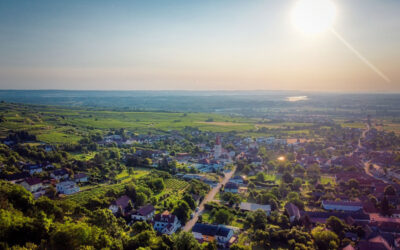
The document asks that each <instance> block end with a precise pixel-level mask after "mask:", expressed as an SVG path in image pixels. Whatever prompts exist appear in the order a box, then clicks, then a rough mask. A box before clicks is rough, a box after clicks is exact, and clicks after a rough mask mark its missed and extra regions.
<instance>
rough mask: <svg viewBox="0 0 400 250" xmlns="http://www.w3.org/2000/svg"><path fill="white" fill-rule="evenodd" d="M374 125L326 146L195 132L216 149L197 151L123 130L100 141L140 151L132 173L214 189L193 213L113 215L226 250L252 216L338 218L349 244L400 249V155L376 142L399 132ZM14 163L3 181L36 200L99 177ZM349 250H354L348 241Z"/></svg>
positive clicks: (151, 208) (127, 158)
mask: <svg viewBox="0 0 400 250" xmlns="http://www.w3.org/2000/svg"><path fill="white" fill-rule="evenodd" d="M365 127H366V128H365V129H360V128H344V129H340V136H338V133H337V131H333V132H335V133H332V132H330V131H328V132H326V131H325V132H324V133H323V134H322V131H319V133H320V134H321V135H323V136H320V137H319V139H318V140H307V139H301V138H298V139H290V140H289V139H281V138H275V137H256V138H252V137H244V138H241V137H237V136H230V135H229V134H223V133H209V132H201V131H198V130H194V131H190V135H191V136H197V137H199V136H207V138H211V139H210V140H211V143H198V144H194V147H195V149H194V151H192V152H170V151H168V150H167V149H163V148H162V147H161V148H157V146H156V145H159V143H160V142H163V141H173V143H174V144H178V145H179V144H181V146H184V144H185V143H187V139H186V138H185V135H184V134H181V133H179V131H172V132H170V133H168V134H167V135H153V134H152V135H149V134H148V135H145V134H143V135H135V134H133V133H129V132H128V133H123V135H120V134H117V133H115V134H113V135H106V136H104V137H103V138H101V139H100V140H98V141H96V142H95V144H97V145H98V146H96V147H102V148H109V147H111V148H115V147H117V148H121V149H125V148H130V147H133V146H134V147H136V150H135V151H133V152H132V151H131V150H121V156H120V157H119V158H118V161H117V162H120V163H121V164H124V165H126V166H127V167H128V166H129V167H130V166H132V167H133V171H134V169H135V166H138V165H141V166H142V167H145V168H146V169H147V170H146V171H155V170H156V171H160V170H162V171H168V172H169V173H170V174H171V178H173V179H176V180H180V181H182V182H185V183H192V182H201V183H203V184H204V185H205V189H204V190H207V192H206V193H204V192H203V193H202V194H201V195H200V194H199V193H196V192H194V193H190V192H187V191H184V193H182V194H181V195H183V194H185V195H186V196H188V197H189V198H188V197H186V198H185V199H187V201H188V203H194V205H193V204H190V205H191V208H188V209H187V211H185V212H184V213H186V214H187V215H188V217H185V216H183V217H182V215H179V216H178V214H177V213H176V212H174V213H173V211H170V210H168V209H165V208H166V206H165V205H160V204H165V203H166V201H163V200H162V199H159V200H158V201H156V200H154V199H152V197H147V198H148V199H146V200H147V201H146V203H145V204H144V203H143V202H138V201H137V200H134V199H133V198H134V197H132V196H130V195H128V192H125V193H124V194H123V195H121V196H119V197H116V198H115V199H114V200H112V202H111V203H109V204H108V209H109V210H110V211H112V213H113V214H114V215H115V216H117V217H121V218H124V219H125V220H126V222H127V224H128V225H132V224H133V223H135V222H136V221H146V222H148V223H149V224H151V225H152V226H153V228H154V230H155V231H156V232H158V233H159V234H167V235H172V234H174V233H176V232H178V231H180V230H184V231H189V232H192V233H193V235H194V237H195V239H197V240H198V241H199V242H200V243H203V242H213V241H215V242H216V243H217V245H218V247H220V248H228V247H230V246H232V245H233V244H235V243H237V242H238V241H239V238H240V235H241V234H242V233H243V230H244V221H246V220H247V218H246V214H247V213H248V212H252V213H255V212H257V211H262V212H263V213H265V215H266V216H271V213H272V214H274V215H275V216H277V215H279V214H283V215H286V216H287V218H288V222H287V223H288V224H291V225H302V226H304V227H306V228H307V227H311V228H312V227H316V226H318V225H320V224H327V223H329V220H331V219H330V218H332V216H333V217H335V218H338V219H339V220H341V221H342V222H343V223H344V224H345V225H347V226H348V227H349V228H351V230H350V229H349V230H347V231H346V232H337V233H338V234H341V233H343V236H342V237H344V238H346V239H348V240H349V242H358V243H357V249H362V250H364V249H371V246H374V248H375V247H379V249H394V248H398V247H400V199H399V197H400V196H399V195H400V185H399V184H398V183H399V180H400V179H399V177H400V174H399V172H398V168H397V167H398V166H399V163H400V162H399V155H398V154H396V153H395V151H394V150H382V149H381V148H382V147H380V149H379V150H377V146H376V141H378V140H379V141H382V137H383V138H386V137H388V136H390V135H388V134H385V133H382V132H379V131H377V130H376V129H374V128H371V127H372V126H371V122H370V121H369V120H368V122H366V123H365ZM316 132H317V133H318V131H316ZM186 136H187V135H186ZM213 137H214V140H213V139H212V138H213ZM3 143H4V145H7V147H9V148H10V149H11V150H12V149H13V147H14V146H16V145H17V142H16V141H13V140H12V139H11V138H7V139H6V140H4V141H3ZM386 146H387V145H386ZM40 147H41V148H43V150H44V151H46V152H52V151H56V150H57V149H56V147H54V146H53V145H40ZM120 163H118V164H120ZM14 165H15V166H17V167H18V168H19V171H18V173H14V174H8V175H4V174H2V178H3V179H4V180H7V181H9V182H11V183H15V184H19V185H21V186H23V187H24V188H25V189H26V190H28V191H29V192H31V193H32V194H33V196H34V197H35V199H38V198H39V197H41V196H48V197H50V198H53V199H66V198H67V197H68V196H70V195H71V197H73V195H74V194H77V193H84V192H86V190H89V189H88V187H90V186H91V185H96V183H95V182H96V181H95V179H94V178H93V176H91V174H90V171H88V172H84V171H74V170H72V169H71V168H68V167H61V168H57V167H56V166H55V165H54V163H52V162H49V161H48V162H41V163H28V162H16V163H15V164H14ZM56 165H58V166H60V164H56ZM128 169H129V168H128ZM155 176H159V175H155ZM164 181H165V179H164ZM114 182H117V183H118V182H121V180H119V181H118V180H114ZM181 197H182V196H181ZM151 201H152V202H151ZM167 207H168V206H167ZM169 208H170V209H171V207H170V206H169ZM177 210H178V209H177V207H174V211H177ZM221 211H223V212H224V213H225V214H223V212H221ZM224 216H226V217H224ZM178 217H181V218H184V219H183V221H181V220H180V219H179V218H178ZM216 222H217V223H216ZM232 222H234V223H232ZM224 223H226V224H224ZM344 249H347V250H348V249H354V248H353V246H352V245H351V244H350V243H349V244H348V245H347V246H346V247H345V248H344ZM375 249H378V248H375Z"/></svg>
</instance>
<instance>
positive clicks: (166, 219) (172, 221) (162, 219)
mask: <svg viewBox="0 0 400 250" xmlns="http://www.w3.org/2000/svg"><path fill="white" fill-rule="evenodd" d="M180 227H181V223H180V221H179V220H178V217H176V216H175V215H173V214H171V213H170V212H169V211H167V210H166V211H164V212H163V213H161V214H157V215H156V216H155V217H154V230H156V231H157V232H159V233H162V234H168V235H170V234H173V233H175V232H176V230H178V229H179V228H180Z"/></svg>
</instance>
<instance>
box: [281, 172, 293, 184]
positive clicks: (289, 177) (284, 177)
mask: <svg viewBox="0 0 400 250" xmlns="http://www.w3.org/2000/svg"><path fill="white" fill-rule="evenodd" d="M282 180H283V181H284V182H286V183H292V182H293V176H292V175H291V174H290V173H289V172H285V173H284V174H283V175H282Z"/></svg>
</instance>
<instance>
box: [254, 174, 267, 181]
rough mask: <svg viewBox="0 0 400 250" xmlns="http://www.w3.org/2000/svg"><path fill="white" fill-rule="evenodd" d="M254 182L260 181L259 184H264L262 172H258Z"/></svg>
mask: <svg viewBox="0 0 400 250" xmlns="http://www.w3.org/2000/svg"><path fill="white" fill-rule="evenodd" d="M256 180H257V181H260V182H264V181H265V175H264V173H263V172H258V173H257V175H256Z"/></svg>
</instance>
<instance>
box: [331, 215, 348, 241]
mask: <svg viewBox="0 0 400 250" xmlns="http://www.w3.org/2000/svg"><path fill="white" fill-rule="evenodd" d="M326 225H327V226H328V227H329V228H330V229H331V230H332V231H333V232H335V233H336V234H337V235H339V236H341V237H342V236H343V235H344V230H345V229H346V225H345V224H344V223H343V222H342V221H341V220H340V219H339V218H337V217H335V216H331V217H329V218H328V220H327V221H326Z"/></svg>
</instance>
